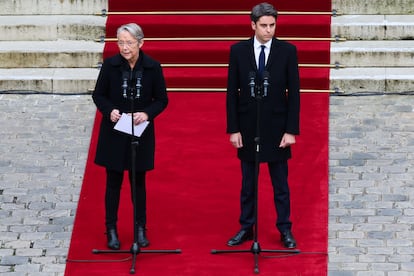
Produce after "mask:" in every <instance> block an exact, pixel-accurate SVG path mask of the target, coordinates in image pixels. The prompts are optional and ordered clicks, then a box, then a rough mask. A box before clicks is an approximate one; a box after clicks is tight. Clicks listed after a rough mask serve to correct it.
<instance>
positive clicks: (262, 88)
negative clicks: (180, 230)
mask: <svg viewBox="0 0 414 276" xmlns="http://www.w3.org/2000/svg"><path fill="white" fill-rule="evenodd" d="M249 78H250V83H249V86H250V90H251V94H252V97H254V98H255V99H256V137H255V138H254V142H255V148H256V152H255V171H254V173H255V175H254V214H255V223H254V230H253V243H252V245H251V247H250V249H240V250H238V249H235V250H216V249H213V250H211V253H212V254H219V253H252V254H253V255H254V273H256V274H258V273H259V255H260V253H261V252H266V253H291V254H298V253H300V250H297V249H262V248H260V244H259V241H258V235H257V234H258V232H259V231H258V219H257V217H258V190H259V189H258V186H259V167H260V161H259V157H260V113H261V105H262V99H263V98H264V97H266V96H267V93H268V88H269V73H268V72H267V71H265V72H264V73H263V84H262V85H257V86H255V84H254V76H253V75H252V73H250V74H249ZM252 78H253V80H252ZM255 88H256V89H255ZM255 90H256V91H255Z"/></svg>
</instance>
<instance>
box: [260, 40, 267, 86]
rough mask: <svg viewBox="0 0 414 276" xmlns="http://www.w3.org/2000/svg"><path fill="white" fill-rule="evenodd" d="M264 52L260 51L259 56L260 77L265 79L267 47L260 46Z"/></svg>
mask: <svg viewBox="0 0 414 276" xmlns="http://www.w3.org/2000/svg"><path fill="white" fill-rule="evenodd" d="M260 47H261V48H262V50H261V51H260V55H259V76H260V77H261V78H263V72H264V71H265V52H264V49H265V48H266V46H264V45H262V46H260Z"/></svg>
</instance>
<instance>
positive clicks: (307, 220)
mask: <svg viewBox="0 0 414 276" xmlns="http://www.w3.org/2000/svg"><path fill="white" fill-rule="evenodd" d="M164 2H165V3H164ZM282 2H283V4H282ZM282 2H281V5H279V6H277V5H276V8H278V9H279V10H289V11H292V10H298V11H299V10H302V11H310V10H313V11H329V10H330V9H331V4H330V1H327V0H318V1H312V2H308V1H305V0H302V1H282ZM191 3H192V4H191ZM224 3H225V7H224V6H223V4H224ZM235 3H237V4H235ZM255 3H256V2H253V1H243V2H240V1H235V0H231V1H226V2H223V1H220V2H219V1H217V0H213V1H208V2H206V3H202V4H198V2H188V1H184V2H175V1H158V2H157V5H159V6H158V7H157V6H154V5H155V4H151V2H143V1H109V10H110V11H111V10H112V11H116V10H118V11H127V8H126V7H128V10H130V11H137V10H140V11H145V10H156V11H160V10H213V9H214V7H221V9H223V10H229V7H231V6H236V7H237V8H238V9H239V10H249V9H250V8H251V6H253V5H254V4H255ZM233 4H234V5H233ZM191 5H192V6H191ZM201 5H202V6H201ZM215 10H217V8H215ZM114 17H117V16H114ZM118 17H119V16H118ZM321 17H323V18H321V20H320V22H322V23H323V22H324V23H323V24H326V26H325V27H321V28H317V29H320V30H324V31H318V32H319V33H318V34H317V35H316V34H314V33H313V32H314V30H311V32H309V33H303V34H301V36H306V37H309V36H312V37H330V32H329V28H330V27H329V24H330V20H327V19H326V18H325V16H321ZM131 18H132V17H130V18H129V20H128V19H125V20H127V21H128V22H129V21H132V20H133V19H131ZM282 18H283V16H282V15H281V16H280V18H279V20H280V21H278V22H282V20H284V19H282ZM117 20H119V18H118V19H117ZM117 20H113V19H112V16H109V17H108V30H112V31H113V30H114V28H115V26H116V25H117V24H120V23H121V21H117ZM152 20H153V21H157V20H154V18H152V19H151V18H147V22H151V21H152ZM163 20H164V19H163ZM165 20H167V19H165ZM223 20H224V19H223ZM213 21H214V20H212V21H211V22H213ZM293 21H294V22H292V23H291V25H292V26H293V27H292V28H296V27H295V26H296V25H297V24H299V23H300V22H302V20H300V21H299V20H298V21H296V20H293ZM111 22H114V23H113V24H114V25H113V26H112V27H111V26H109V25H110V24H112V23H111ZM158 22H159V23H161V22H162V20H161V21H159V20H158ZM166 22H167V21H164V22H163V23H164V24H165V23H166ZM305 22H306V21H305ZM137 23H140V20H137ZM184 23H185V22H183V19H181V20H180V24H184ZM233 23H235V22H233ZM307 23H308V22H307ZM322 23H320V24H322ZM169 24H174V21H171V23H169ZM169 24H166V25H169ZM221 24H222V23H221ZM238 24H239V26H238V27H237V28H239V29H242V28H241V26H242V25H245V27H246V30H244V32H245V33H244V34H242V33H240V34H231V32H230V31H229V32H228V33H227V35H226V33H225V32H222V33H221V35H223V36H228V35H230V34H231V36H239V35H240V36H241V35H243V36H249V35H250V34H251V33H250V32H249V31H250V29H249V19H248V17H247V18H246V22H245V23H243V22H240V23H238ZM143 28H144V32H145V33H146V35H147V37H157V36H159V34H160V32H165V33H164V34H163V35H162V36H164V35H165V37H167V35H168V34H169V36H177V37H182V36H183V35H184V34H185V32H182V33H181V34H180V33H177V34H174V35H173V34H172V32H173V30H176V28H173V27H171V28H170V29H168V28H167V27H166V26H164V27H162V26H158V27H156V28H154V29H152V30H151V31H149V30H150V27H149V26H143ZM180 28H181V29H184V28H186V29H191V28H189V27H184V25H183V27H180ZM203 28H204V27H203ZM212 28H213V30H214V29H216V30H218V29H220V28H219V27H217V28H216V27H214V26H212ZM286 28H287V29H286V31H285V32H286V34H289V31H288V28H289V22H288V20H286ZM167 29H168V31H167ZM177 29H178V28H177ZM298 29H300V27H298ZM304 30H307V29H306V28H305V29H304ZM192 31H194V30H192ZM200 32H201V31H200ZM203 32H205V33H204V34H205V35H207V36H210V35H211V36H213V35H214V32H213V31H211V30H208V28H204V29H203ZM209 32H211V33H209ZM236 32H237V31H236ZM191 35H193V36H198V35H201V34H199V32H198V29H197V30H196V33H193V34H191ZM108 36H110V35H109V34H108ZM186 36H188V34H187V35H186ZM214 36H218V35H214ZM278 36H280V35H279V34H278ZM294 43H295V44H296V45H297V46H298V50H299V56H300V60H299V61H300V63H311V62H312V63H324V64H325V63H329V42H306V41H296V42H294ZM230 44H232V43H231V42H228V41H227V42H225V41H216V42H199V43H197V42H194V41H193V42H186V43H184V42H155V41H147V42H146V44H145V45H144V48H143V49H144V51H146V52H147V53H149V54H151V55H153V56H154V57H156V58H157V59H159V60H160V61H161V62H162V63H163V64H168V63H220V64H225V63H227V53H226V51H228V47H229V45H230ZM180 48H181V49H180ZM183 48H188V49H192V51H193V52H192V53H191V54H188V55H187V54H184V52H183ZM312 50H314V51H312ZM206 51H212V52H208V54H206V53H207V52H206ZM197 52H199V54H197ZM113 53H114V47H113V45H112V43H107V44H106V46H105V52H104V55H105V56H109V55H111V54H113ZM200 53H201V54H200ZM210 53H214V54H210ZM164 72H165V76H166V79H167V85H168V87H169V88H173V87H213V88H224V87H225V81H226V73H227V69H226V68H225V67H222V68H214V67H213V68H173V67H167V68H165V69H164ZM301 86H302V88H303V89H311V88H312V89H328V87H329V70H328V69H327V68H325V69H320V68H319V69H318V68H309V67H304V68H301ZM169 97H170V104H169V106H168V107H167V109H166V111H165V112H164V113H163V114H162V115H161V116H160V117H159V118H158V120H157V121H156V122H155V123H156V132H157V151H156V168H155V170H154V171H152V172H150V173H149V175H148V188H147V189H148V225H147V227H148V238H149V239H150V241H151V246H150V247H149V248H148V250H150V249H176V248H180V249H181V250H182V253H181V254H146V253H141V254H138V257H137V262H136V266H137V272H136V274H137V275H156V276H164V275H183V276H185V275H188V276H190V275H191V276H193V275H197V276H198V275H208V276H210V275H254V273H253V265H254V258H253V255H252V254H250V253H234V254H217V255H215V254H211V253H210V252H211V250H212V249H228V248H227V246H226V245H225V243H226V241H227V239H228V238H229V237H230V236H231V235H232V234H234V232H235V231H237V230H238V228H239V225H238V222H237V219H238V215H239V190H240V170H239V161H238V160H237V158H236V152H235V150H234V149H233V148H232V147H231V145H230V144H229V142H228V136H227V135H226V134H225V94H224V93H173V92H170V93H169ZM328 108H329V95H327V94H324V93H302V105H301V135H300V136H299V137H298V139H297V142H298V143H297V144H296V145H295V146H294V147H293V159H292V160H291V161H290V176H289V177H290V179H289V180H290V186H291V196H292V221H293V231H294V234H295V236H296V238H297V242H298V248H299V249H300V250H301V252H302V253H301V254H299V255H294V256H285V255H281V254H270V253H261V254H260V257H259V268H260V275H265V276H266V275H272V276H274V275H289V276H290V275H318V276H319V275H326V274H327V237H328V229H327V227H328V219H327V218H328V114H329V111H328ZM99 120H100V115H99V114H97V117H96V122H95V124H94V128H93V132H92V136H91V146H90V150H89V155H88V160H87V164H86V169H85V175H84V181H83V185H82V190H81V195H80V199H79V205H78V210H77V214H76V219H75V224H74V229H73V235H72V240H71V244H70V248H69V254H68V263H67V266H66V272H65V275H67V276H78V275H129V269H130V266H131V260H130V259H129V258H130V257H131V255H130V254H101V255H96V254H92V249H94V248H96V249H105V248H106V237H105V236H104V232H105V228H104V200H103V199H104V187H105V182H104V179H105V173H104V170H103V169H102V168H100V167H97V166H96V165H95V164H94V163H93V159H94V154H95V147H96V139H97V131H98V127H97V126H98V122H99ZM259 181H260V182H259V185H260V187H259V235H258V237H259V242H260V245H261V247H262V249H282V247H281V245H280V242H279V235H278V233H277V230H276V229H275V227H274V225H273V224H274V219H275V211H274V208H273V203H272V198H271V196H270V194H271V184H270V180H269V177H268V174H267V168H266V167H265V166H263V167H262V168H261V175H260V180H259ZM120 208H121V212H120V218H119V226H118V227H119V235H120V239H121V243H122V248H123V249H128V248H129V247H130V245H131V244H132V239H133V235H132V221H131V220H132V210H131V202H130V196H129V185H127V183H125V185H124V188H123V191H122V198H121V207H120ZM250 245H251V244H250V243H246V244H245V245H243V246H242V247H241V248H247V249H248V248H250Z"/></svg>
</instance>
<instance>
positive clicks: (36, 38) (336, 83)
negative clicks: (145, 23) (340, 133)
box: [0, 0, 414, 93]
mask: <svg viewBox="0 0 414 276" xmlns="http://www.w3.org/2000/svg"><path fill="white" fill-rule="evenodd" d="M106 8H107V1H106V0H90V1H82V0H73V1H69V0H62V1H53V0H44V1H41V2H40V1H37V0H27V1H23V0H20V1H3V3H2V9H1V10H0V33H1V34H2V35H1V36H0V91H38V92H47V93H88V92H90V90H91V89H92V88H93V87H94V85H95V81H96V77H97V75H98V69H97V65H98V63H99V62H100V61H101V60H102V52H103V46H104V45H103V43H100V42H95V39H96V38H99V37H101V36H103V35H104V34H105V17H102V16H97V15H95V14H97V13H99V12H100V11H101V10H102V9H106ZM332 8H333V9H336V10H337V11H338V12H339V13H340V15H339V16H336V17H333V18H332V35H333V36H338V37H343V38H345V39H346V41H345V42H332V47H331V63H335V62H337V63H339V64H340V65H342V66H344V68H340V69H332V70H331V89H332V90H338V91H341V92H344V93H356V92H407V91H413V90H414V0H387V1H384V0H371V1H370V2H369V3H368V2H365V1H360V0H349V1H341V0H333V1H332Z"/></svg>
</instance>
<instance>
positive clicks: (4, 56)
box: [0, 40, 104, 68]
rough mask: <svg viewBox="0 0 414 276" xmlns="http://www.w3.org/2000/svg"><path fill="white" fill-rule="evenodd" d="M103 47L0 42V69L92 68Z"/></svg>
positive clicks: (84, 43)
mask: <svg viewBox="0 0 414 276" xmlns="http://www.w3.org/2000/svg"><path fill="white" fill-rule="evenodd" d="M103 47H104V44H103V43H99V42H94V41H80V40H56V41H0V68H47V67H50V68H56V67H69V68H70V67H80V68H82V67H88V68H90V67H94V66H96V65H97V64H98V62H100V61H102V52H103Z"/></svg>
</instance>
